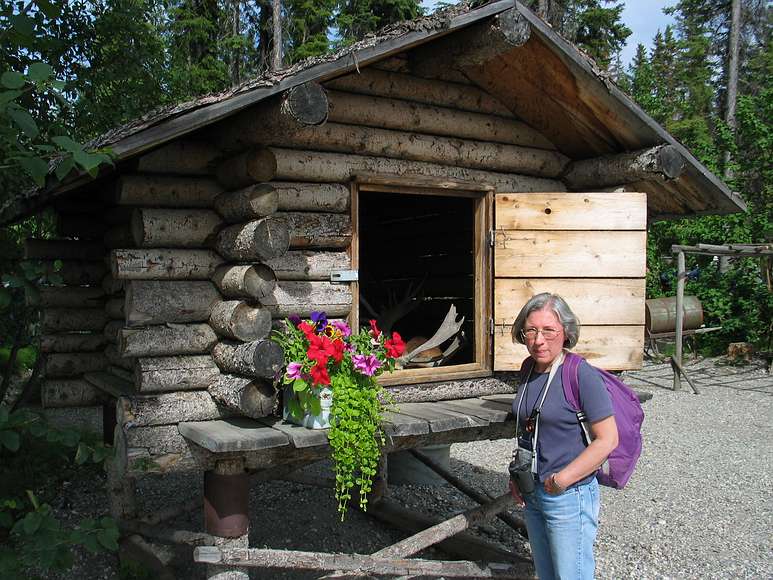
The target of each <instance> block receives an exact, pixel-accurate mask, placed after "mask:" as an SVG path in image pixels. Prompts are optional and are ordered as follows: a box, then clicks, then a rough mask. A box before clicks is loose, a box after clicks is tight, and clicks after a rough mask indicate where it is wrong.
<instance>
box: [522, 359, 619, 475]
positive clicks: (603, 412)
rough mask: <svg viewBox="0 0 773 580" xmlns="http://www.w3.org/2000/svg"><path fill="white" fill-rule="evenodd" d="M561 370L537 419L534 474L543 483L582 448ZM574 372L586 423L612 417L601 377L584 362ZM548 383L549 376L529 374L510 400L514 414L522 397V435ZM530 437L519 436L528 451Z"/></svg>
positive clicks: (545, 374)
mask: <svg viewBox="0 0 773 580" xmlns="http://www.w3.org/2000/svg"><path fill="white" fill-rule="evenodd" d="M562 369H563V365H561V366H559V367H558V368H557V369H556V373H555V376H554V377H553V382H552V384H551V385H550V388H549V389H548V394H547V396H546V398H545V404H544V406H543V407H542V412H541V413H540V416H539V438H538V439H539V440H538V441H537V474H538V476H539V479H540V481H543V482H544V481H545V480H546V479H547V478H548V477H550V474H552V473H554V472H558V471H560V470H561V469H563V468H564V467H566V466H567V465H569V463H571V462H572V461H573V460H574V458H575V457H577V456H578V455H579V454H580V453H582V451H583V449H585V443H584V441H583V437H582V428H581V427H580V424H579V422H578V421H577V415H576V414H575V412H574V410H573V409H572V407H571V406H570V405H569V403H568V402H567V400H566V397H564V388H563V382H562V380H561V371H562ZM577 371H578V379H579V383H580V405H581V407H582V410H583V411H585V414H586V415H587V417H588V420H589V421H590V422H595V421H600V420H601V419H605V418H606V417H609V416H610V415H613V414H614V411H613V410H612V402H611V401H610V399H609V393H607V389H606V387H605V386H604V380H603V379H602V378H601V375H600V374H599V373H598V372H596V370H595V369H594V368H593V367H592V366H590V365H589V364H588V363H587V362H586V361H582V363H580V366H579V367H578V369H577ZM547 380H548V373H538V372H536V371H532V373H531V377H530V378H529V383H528V385H526V386H525V387H524V386H523V385H522V386H521V387H520V388H519V389H518V394H517V395H516V396H515V398H514V399H513V413H516V412H517V411H518V403H519V402H520V400H521V396H522V395H524V394H525V398H524V400H523V403H522V404H521V412H520V418H519V428H520V430H521V433H522V435H523V431H524V427H525V425H526V421H527V419H528V417H529V415H530V414H531V413H532V410H533V409H534V408H535V407H538V406H539V402H540V400H541V399H542V394H543V387H544V386H545V383H546V382H547ZM531 438H532V434H526V437H524V436H521V438H520V440H519V444H520V446H521V447H524V448H526V449H531ZM594 477H595V475H590V476H588V477H586V478H585V479H583V480H581V481H578V482H577V483H576V484H575V485H577V484H580V483H586V482H588V481H590V480H591V479H593V478H594Z"/></svg>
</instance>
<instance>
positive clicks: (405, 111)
mask: <svg viewBox="0 0 773 580" xmlns="http://www.w3.org/2000/svg"><path fill="white" fill-rule="evenodd" d="M328 94H329V96H330V118H329V119H328V122H333V123H344V124H347V125H364V126H366V127H379V128H382V129H395V130H398V131H410V132H415V133H422V134H425V135H442V136H446V137H453V138H456V139H474V140H475V141H487V142H494V143H506V144H509V145H525V144H528V145H529V146H534V147H539V148H544V149H555V146H554V145H553V144H552V143H550V141H548V140H547V139H545V138H544V137H542V136H541V135H540V134H539V133H537V132H536V131H535V130H534V129H532V128H531V127H530V126H528V125H526V124H525V123H523V122H521V121H518V120H516V119H512V118H507V117H499V116H495V115H483V114H480V113H470V112H466V111H458V110H455V109H448V108H445V107H434V106H431V105H421V104H419V103H411V102H408V101H399V100H396V99H384V98H381V97H370V96H366V95H355V94H352V93H340V92H338V91H330V92H329V93H328Z"/></svg>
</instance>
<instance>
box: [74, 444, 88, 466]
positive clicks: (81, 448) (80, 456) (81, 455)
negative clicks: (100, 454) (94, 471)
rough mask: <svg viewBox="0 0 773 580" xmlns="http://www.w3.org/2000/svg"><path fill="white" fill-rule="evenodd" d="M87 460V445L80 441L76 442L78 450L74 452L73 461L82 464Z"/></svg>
mask: <svg viewBox="0 0 773 580" xmlns="http://www.w3.org/2000/svg"><path fill="white" fill-rule="evenodd" d="M88 460H89V446H88V445H86V444H85V443H83V442H82V441H81V442H80V443H78V450H77V451H76V452H75V463H77V464H78V465H83V464H84V463H86V462H87V461H88Z"/></svg>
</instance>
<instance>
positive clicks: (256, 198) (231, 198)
mask: <svg viewBox="0 0 773 580" xmlns="http://www.w3.org/2000/svg"><path fill="white" fill-rule="evenodd" d="M278 207H279V194H278V193H277V191H276V188H275V187H274V186H273V185H271V184H269V183H259V184H256V185H249V186H247V187H245V188H243V189H239V190H237V191H228V192H226V193H221V194H220V195H218V196H217V199H216V200H215V209H216V210H217V212H218V213H219V214H220V215H221V216H222V217H223V219H224V220H225V221H227V222H230V223H235V222H245V221H249V220H253V219H255V218H260V217H265V216H267V215H271V214H272V213H274V212H275V211H276V210H277V208H278Z"/></svg>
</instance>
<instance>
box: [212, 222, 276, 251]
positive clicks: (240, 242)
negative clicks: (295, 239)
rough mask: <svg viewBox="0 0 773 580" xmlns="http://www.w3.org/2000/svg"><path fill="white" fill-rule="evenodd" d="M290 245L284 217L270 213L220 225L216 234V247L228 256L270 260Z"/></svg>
mask: <svg viewBox="0 0 773 580" xmlns="http://www.w3.org/2000/svg"><path fill="white" fill-rule="evenodd" d="M289 245H290V231H289V227H288V224H287V222H286V221H285V220H281V219H277V218H274V217H267V218H262V219H259V220H253V221H251V222H247V223H246V224H237V225H233V226H229V227H227V228H224V229H223V230H222V231H221V232H220V233H219V234H218V236H217V244H216V246H215V247H216V249H217V251H218V252H219V253H220V255H222V256H224V257H225V258H227V259H229V260H244V261H249V260H261V261H262V260H270V259H271V258H278V257H279V256H281V255H282V254H284V253H285V252H286V251H287V249H288V247H289Z"/></svg>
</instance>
